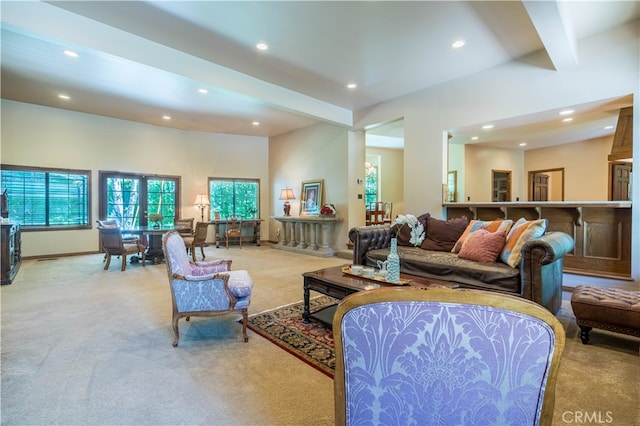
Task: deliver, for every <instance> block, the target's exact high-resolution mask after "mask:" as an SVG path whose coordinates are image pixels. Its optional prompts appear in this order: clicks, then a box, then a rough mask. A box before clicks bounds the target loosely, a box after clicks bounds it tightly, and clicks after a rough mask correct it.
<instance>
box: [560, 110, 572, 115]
mask: <svg viewBox="0 0 640 426" xmlns="http://www.w3.org/2000/svg"><path fill="white" fill-rule="evenodd" d="M574 112H576V110H574V109H565V110H564V111H560V113H559V114H560V115H569V114H573V113H574Z"/></svg>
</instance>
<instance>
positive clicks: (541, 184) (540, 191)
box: [532, 173, 549, 201]
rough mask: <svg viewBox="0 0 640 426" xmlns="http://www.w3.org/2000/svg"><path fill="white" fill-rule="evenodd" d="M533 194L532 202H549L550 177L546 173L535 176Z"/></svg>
mask: <svg viewBox="0 0 640 426" xmlns="http://www.w3.org/2000/svg"><path fill="white" fill-rule="evenodd" d="M532 192H533V200H532V201H549V175H546V174H544V173H536V174H534V175H533V191H532Z"/></svg>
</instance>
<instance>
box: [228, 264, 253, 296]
mask: <svg viewBox="0 0 640 426" xmlns="http://www.w3.org/2000/svg"><path fill="white" fill-rule="evenodd" d="M225 274H228V275H229V290H231V292H232V293H233V295H234V296H236V297H248V296H250V295H251V290H252V289H253V280H252V279H251V276H250V275H249V272H247V271H244V270H239V271H227V272H225Z"/></svg>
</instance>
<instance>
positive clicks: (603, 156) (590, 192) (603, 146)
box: [521, 136, 613, 201]
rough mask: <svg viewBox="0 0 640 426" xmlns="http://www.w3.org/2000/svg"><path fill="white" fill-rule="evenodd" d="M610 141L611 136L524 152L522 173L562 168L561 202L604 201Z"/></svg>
mask: <svg viewBox="0 0 640 426" xmlns="http://www.w3.org/2000/svg"><path fill="white" fill-rule="evenodd" d="M612 143H613V137H612V136H610V137H606V138H598V139H590V140H587V141H582V142H576V143H571V144H566V145H558V146H554V147H549V148H541V149H533V150H531V151H527V153H526V155H525V173H529V172H530V171H533V170H545V169H556V168H564V201H606V200H607V199H608V198H609V192H608V188H607V185H608V182H609V180H608V179H609V162H608V160H607V156H608V155H609V154H610V153H611V144H612ZM576 153H579V154H578V155H577V154H576ZM525 179H526V178H525ZM525 185H526V181H525ZM521 199H522V198H521Z"/></svg>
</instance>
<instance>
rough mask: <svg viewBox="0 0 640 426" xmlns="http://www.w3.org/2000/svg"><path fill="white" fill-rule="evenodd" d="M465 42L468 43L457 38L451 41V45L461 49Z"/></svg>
mask: <svg viewBox="0 0 640 426" xmlns="http://www.w3.org/2000/svg"><path fill="white" fill-rule="evenodd" d="M465 44H467V42H466V41H465V40H456V41H454V42H453V43H451V47H453V48H454V49H459V48H461V47H462V46H464V45H465Z"/></svg>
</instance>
